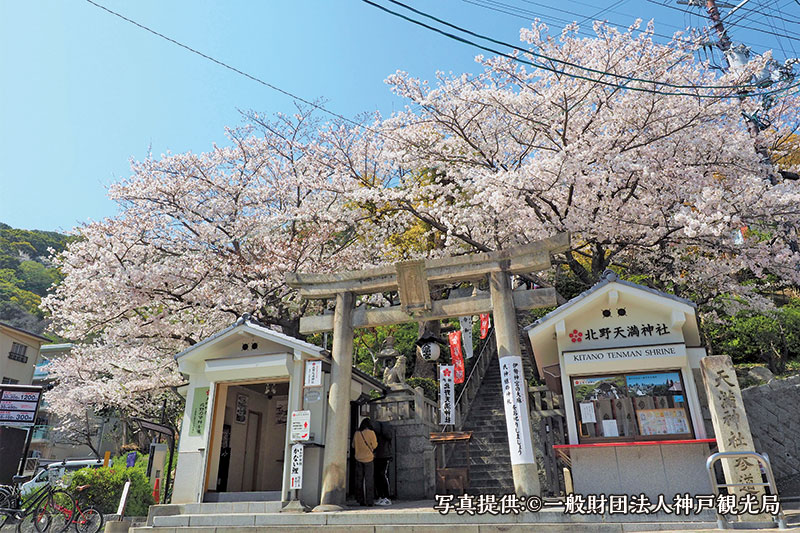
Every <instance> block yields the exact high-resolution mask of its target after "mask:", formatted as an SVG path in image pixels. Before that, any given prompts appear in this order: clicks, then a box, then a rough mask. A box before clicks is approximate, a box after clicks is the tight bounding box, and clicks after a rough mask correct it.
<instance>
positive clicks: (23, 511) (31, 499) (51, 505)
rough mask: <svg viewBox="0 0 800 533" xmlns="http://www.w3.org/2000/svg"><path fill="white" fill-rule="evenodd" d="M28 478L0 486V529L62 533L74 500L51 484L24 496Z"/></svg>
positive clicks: (17, 479)
mask: <svg viewBox="0 0 800 533" xmlns="http://www.w3.org/2000/svg"><path fill="white" fill-rule="evenodd" d="M28 479H30V478H29V476H14V477H13V478H12V482H13V483H14V484H13V485H3V486H0V529H2V528H3V527H4V526H8V525H12V524H16V526H17V532H18V533H34V532H38V533H45V532H47V533H63V532H64V531H66V530H67V529H68V528H69V526H70V525H71V524H72V516H73V515H74V514H75V499H74V498H73V497H72V496H71V495H70V494H69V493H68V492H67V491H65V490H63V489H61V488H57V487H54V486H53V485H52V484H51V483H47V484H46V485H43V486H42V487H40V488H39V489H37V490H36V491H34V492H33V493H31V494H25V495H23V494H22V492H21V485H22V483H24V482H25V481H27V480H28Z"/></svg>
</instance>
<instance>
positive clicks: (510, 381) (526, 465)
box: [489, 272, 541, 496]
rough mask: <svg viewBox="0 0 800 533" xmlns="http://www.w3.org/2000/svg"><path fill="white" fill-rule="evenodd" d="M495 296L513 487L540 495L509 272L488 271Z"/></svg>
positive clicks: (493, 309) (493, 305) (498, 347)
mask: <svg viewBox="0 0 800 533" xmlns="http://www.w3.org/2000/svg"><path fill="white" fill-rule="evenodd" d="M489 287H490V291H491V297H492V314H493V315H494V328H495V338H496V340H497V357H498V360H499V361H498V362H499V364H500V374H501V378H502V380H503V399H504V404H505V414H506V427H507V429H508V441H509V442H508V446H509V451H510V453H511V473H512V475H513V477H514V491H515V492H516V493H517V494H518V495H520V496H540V495H541V487H540V485H539V472H538V469H537V467H536V455H535V452H534V448H533V437H532V433H531V425H530V420H529V416H530V410H529V407H528V384H527V383H526V382H525V375H524V373H523V371H522V359H521V354H522V350H521V348H520V344H519V328H518V326H517V315H516V309H515V307H514V295H513V293H512V291H511V283H510V279H509V275H508V273H506V272H492V273H490V274H489Z"/></svg>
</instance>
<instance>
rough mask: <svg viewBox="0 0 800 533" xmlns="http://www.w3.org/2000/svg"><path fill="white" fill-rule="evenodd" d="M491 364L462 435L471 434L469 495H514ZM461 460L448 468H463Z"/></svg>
mask: <svg viewBox="0 0 800 533" xmlns="http://www.w3.org/2000/svg"><path fill="white" fill-rule="evenodd" d="M494 357H495V360H494V361H492V362H491V364H490V365H489V367H488V368H487V369H486V374H485V375H484V376H483V382H482V383H481V386H480V389H478V395H477V396H476V397H475V400H473V403H472V406H471V407H470V412H469V415H468V416H467V419H466V421H465V422H464V425H463V428H462V429H463V431H472V441H471V442H470V465H469V467H470V474H469V475H470V488H469V493H470V494H497V495H501V494H507V493H511V492H513V491H514V481H513V479H512V477H511V456H510V455H509V451H508V434H507V430H506V421H505V413H504V411H503V392H502V389H501V380H500V365H499V364H498V363H497V360H496V357H497V356H494ZM465 459H466V458H465V457H464V456H463V455H460V454H459V455H457V456H454V457H452V458H451V464H450V465H448V466H466V464H465V462H466V461H465Z"/></svg>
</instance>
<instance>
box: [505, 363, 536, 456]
mask: <svg viewBox="0 0 800 533" xmlns="http://www.w3.org/2000/svg"><path fill="white" fill-rule="evenodd" d="M500 377H501V379H502V380H503V405H504V407H505V412H506V428H507V430H508V448H509V451H510V452H511V464H512V465H519V464H531V463H534V462H535V461H534V458H533V445H532V443H531V430H530V427H531V425H530V419H529V414H528V410H527V409H526V408H525V406H527V402H524V403H523V394H528V386H527V384H526V383H525V376H524V375H523V372H522V358H521V357H520V356H518V355H509V356H506V357H501V358H500Z"/></svg>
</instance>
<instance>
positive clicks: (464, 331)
mask: <svg viewBox="0 0 800 533" xmlns="http://www.w3.org/2000/svg"><path fill="white" fill-rule="evenodd" d="M458 323H459V324H461V346H462V348H464V358H465V359H472V355H473V352H472V317H471V316H462V317H461V318H459V319H458Z"/></svg>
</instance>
